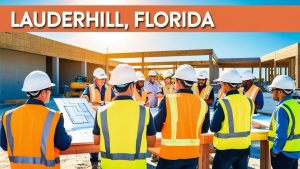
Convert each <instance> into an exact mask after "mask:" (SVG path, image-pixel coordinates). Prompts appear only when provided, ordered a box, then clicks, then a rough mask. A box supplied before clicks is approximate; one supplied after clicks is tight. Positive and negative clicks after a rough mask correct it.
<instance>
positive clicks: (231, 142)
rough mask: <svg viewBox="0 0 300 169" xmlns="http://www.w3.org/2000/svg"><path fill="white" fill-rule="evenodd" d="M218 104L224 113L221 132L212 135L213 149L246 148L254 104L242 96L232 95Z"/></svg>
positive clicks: (248, 141) (249, 140)
mask: <svg viewBox="0 0 300 169" xmlns="http://www.w3.org/2000/svg"><path fill="white" fill-rule="evenodd" d="M219 104H220V105H221V106H222V109H223V111H224V121H223V123H222V128H221V130H220V131H218V132H217V133H215V135H214V138H213V144H214V147H215V148H216V149H218V150H228V149H246V148H248V147H249V146H250V144H251V138H250V131H251V119H252V115H253V113H254V102H253V101H252V100H251V99H249V98H247V97H246V96H244V95H242V94H234V95H229V96H226V97H224V98H223V99H220V100H219Z"/></svg>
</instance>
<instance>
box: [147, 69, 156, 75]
mask: <svg viewBox="0 0 300 169" xmlns="http://www.w3.org/2000/svg"><path fill="white" fill-rule="evenodd" d="M148 76H156V72H155V71H154V70H150V71H149V73H148Z"/></svg>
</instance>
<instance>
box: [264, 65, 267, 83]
mask: <svg viewBox="0 0 300 169" xmlns="http://www.w3.org/2000/svg"><path fill="white" fill-rule="evenodd" d="M264 70H265V82H266V81H267V77H268V73H267V72H268V69H267V67H264Z"/></svg>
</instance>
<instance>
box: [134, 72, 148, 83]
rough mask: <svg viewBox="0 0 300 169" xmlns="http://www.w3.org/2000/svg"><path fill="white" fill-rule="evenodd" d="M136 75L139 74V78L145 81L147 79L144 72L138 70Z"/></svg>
mask: <svg viewBox="0 0 300 169" xmlns="http://www.w3.org/2000/svg"><path fill="white" fill-rule="evenodd" d="M136 76H137V78H138V80H144V81H145V80H146V79H145V76H144V74H143V73H142V72H140V71H137V72H136Z"/></svg>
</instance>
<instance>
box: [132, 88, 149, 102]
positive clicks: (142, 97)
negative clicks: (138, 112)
mask: <svg viewBox="0 0 300 169" xmlns="http://www.w3.org/2000/svg"><path fill="white" fill-rule="evenodd" d="M141 90H142V95H140V94H139V92H138V91H137V89H134V94H133V96H132V98H133V100H135V101H143V102H144V103H145V102H146V99H147V91H146V90H145V89H143V88H142V89H141Z"/></svg>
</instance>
